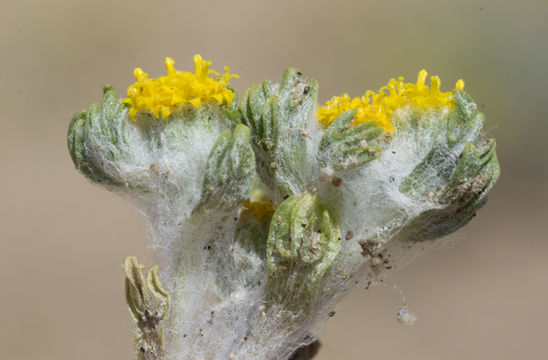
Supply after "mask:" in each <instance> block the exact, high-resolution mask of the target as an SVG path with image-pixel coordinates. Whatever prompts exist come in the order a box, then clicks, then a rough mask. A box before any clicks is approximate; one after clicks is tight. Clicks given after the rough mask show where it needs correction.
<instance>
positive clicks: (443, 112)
mask: <svg viewBox="0 0 548 360" xmlns="http://www.w3.org/2000/svg"><path fill="white" fill-rule="evenodd" d="M165 64H166V71H167V75H166V76H162V77H159V78H156V79H151V78H149V77H148V74H146V73H144V72H143V71H142V70H141V69H136V70H135V77H136V80H137V81H136V82H135V84H133V85H131V86H130V87H129V88H128V90H127V97H125V98H120V97H119V95H118V93H117V92H116V91H115V90H114V89H113V88H112V87H110V86H105V88H104V90H103V99H102V101H101V103H100V104H93V105H91V107H90V108H89V109H88V110H83V111H81V112H79V113H77V114H76V115H75V116H74V117H73V119H72V121H71V123H70V127H69V132H68V148H69V152H70V154H71V156H72V159H73V161H74V164H75V166H76V168H77V169H78V170H79V171H80V172H81V173H82V174H84V175H85V176H86V177H87V178H88V179H89V180H90V181H92V182H94V183H98V184H101V185H103V186H105V187H106V188H108V189H109V190H112V191H115V192H119V193H122V194H124V195H125V196H126V197H128V198H130V199H131V200H132V201H133V202H134V203H135V204H136V206H137V207H138V208H139V210H140V212H141V213H142V214H143V215H144V217H145V218H146V220H147V222H148V224H149V228H150V232H151V241H152V247H153V249H154V250H155V252H156V254H157V257H158V261H159V264H160V268H159V267H158V266H155V267H153V268H151V269H150V270H149V271H148V272H147V273H146V274H143V269H144V266H143V265H141V264H139V262H138V261H137V259H135V258H133V257H128V259H127V260H126V262H125V270H126V298H127V301H128V305H129V308H130V313H131V315H132V317H133V319H134V320H135V324H136V346H135V352H136V357H137V358H138V359H146V360H152V359H169V360H183V359H207V360H216V359H223V360H226V359H240V360H244V359H287V358H289V357H290V356H291V355H292V354H293V353H294V352H295V351H296V350H297V349H298V348H300V347H302V346H305V345H308V344H310V343H312V342H314V341H315V339H316V336H317V334H318V332H319V331H320V329H321V328H322V326H323V324H324V322H325V320H326V319H327V317H328V315H329V314H330V313H331V311H332V309H333V308H334V306H335V304H336V303H337V302H338V301H339V300H340V299H341V297H342V296H343V295H344V294H345V293H347V292H348V291H349V290H350V289H352V288H355V287H359V286H363V285H365V284H371V283H376V282H379V281H381V280H383V279H384V278H386V277H387V276H389V275H390V273H392V272H394V271H397V270H398V269H399V268H401V267H402V266H403V265H404V264H406V263H407V262H409V261H410V260H412V259H413V258H414V257H416V256H417V254H418V253H419V252H420V249H423V248H427V247H428V246H427V245H428V244H432V243H433V242H434V241H435V240H436V239H439V238H441V237H443V236H444V235H447V234H449V233H451V232H454V231H456V230H457V229H459V228H460V227H462V226H463V225H465V224H466V223H467V222H468V221H470V219H471V218H472V217H473V216H474V215H475V214H476V211H477V210H478V209H479V208H480V207H481V206H482V205H483V204H484V203H485V202H486V199H487V193H488V192H489V190H490V189H491V188H492V187H493V186H494V184H495V182H496V181H497V179H498V177H499V173H500V170H499V165H498V162H497V157H496V153H495V142H494V140H492V139H489V138H488V137H487V136H486V134H485V132H484V130H483V128H484V121H485V120H484V116H483V114H482V113H481V112H479V111H478V110H477V106H476V104H475V103H474V101H473V100H472V99H471V98H470V96H469V95H468V94H467V93H466V92H465V91H464V82H463V81H462V80H458V81H457V82H456V85H455V87H454V89H453V90H451V91H447V92H442V91H441V86H440V79H439V78H438V77H436V76H434V77H432V78H431V80H430V86H429V85H427V83H426V82H427V79H426V78H427V73H426V71H424V70H422V71H421V72H420V73H419V75H418V79H417V81H416V82H415V83H406V82H405V81H404V79H403V78H401V77H400V78H397V79H391V80H390V81H389V82H388V85H387V86H385V87H383V88H381V89H380V90H379V91H378V92H373V91H367V92H365V93H364V95H363V96H361V97H356V98H354V99H351V98H350V96H349V95H347V94H344V95H342V96H340V97H334V98H332V99H331V100H330V101H328V102H327V103H326V104H325V105H323V106H320V107H319V108H317V94H318V84H317V82H316V81H315V80H314V79H307V78H305V77H303V75H302V74H301V72H300V71H299V70H297V69H294V68H289V69H287V70H286V71H285V72H284V73H283V75H282V77H281V81H279V82H271V81H269V80H265V81H263V82H262V83H258V84H254V85H252V86H251V87H250V88H249V89H247V90H246V91H245V92H244V93H243V94H242V95H241V97H238V96H237V94H236V93H235V91H234V89H233V88H232V86H231V85H230V80H231V79H232V78H236V77H237V76H235V75H231V74H230V71H229V69H228V68H225V72H224V74H222V75H219V74H218V73H217V72H215V71H213V70H210V69H209V67H210V62H208V61H205V60H203V59H202V58H201V57H200V56H199V55H196V56H195V57H194V65H195V72H194V73H192V72H183V71H179V70H177V69H176V68H175V66H174V61H173V60H172V59H170V58H167V59H166V62H165ZM316 108H317V111H315V110H316ZM160 269H161V270H160ZM402 316H403V315H402Z"/></svg>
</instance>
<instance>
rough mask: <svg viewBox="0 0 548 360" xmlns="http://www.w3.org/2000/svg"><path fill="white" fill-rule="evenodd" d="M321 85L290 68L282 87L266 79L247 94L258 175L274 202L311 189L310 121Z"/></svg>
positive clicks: (244, 108)
mask: <svg viewBox="0 0 548 360" xmlns="http://www.w3.org/2000/svg"><path fill="white" fill-rule="evenodd" d="M317 93H318V84H317V82H316V81H315V80H314V79H310V80H308V81H304V80H302V74H301V73H300V71H299V70H297V69H294V68H289V69H287V70H286V71H285V72H284V74H283V77H282V81H281V83H280V84H272V83H271V82H270V81H268V80H265V81H264V82H263V83H261V84H254V85H252V86H251V87H250V88H249V89H248V90H246V91H245V92H244V94H243V95H242V98H241V100H240V111H241V112H242V121H243V123H245V124H246V125H247V126H249V128H250V129H251V142H252V145H253V150H254V151H255V155H256V161H257V172H258V174H259V176H260V177H261V180H262V181H263V183H264V184H265V185H267V187H269V188H271V189H272V190H273V191H272V194H270V195H271V196H272V197H273V199H274V200H275V202H281V199H282V198H283V197H285V196H288V195H293V194H298V193H302V192H306V191H309V190H311V187H312V184H313V183H314V178H313V175H312V173H313V172H312V171H309V170H310V169H312V167H313V163H314V160H313V159H312V158H310V157H309V155H308V154H307V148H306V136H307V135H306V129H307V121H308V118H309V117H310V115H311V113H312V111H313V108H314V106H315V104H316V98H317Z"/></svg>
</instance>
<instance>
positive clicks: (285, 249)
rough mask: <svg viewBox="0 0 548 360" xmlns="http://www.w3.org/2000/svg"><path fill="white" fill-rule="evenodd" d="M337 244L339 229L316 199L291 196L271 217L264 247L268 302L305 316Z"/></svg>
mask: <svg viewBox="0 0 548 360" xmlns="http://www.w3.org/2000/svg"><path fill="white" fill-rule="evenodd" d="M340 242H341V236H340V230H339V228H338V226H337V225H336V224H335V223H334V221H333V220H332V218H331V216H330V215H329V212H328V211H327V210H326V209H323V208H322V207H321V206H319V204H318V198H317V196H316V195H312V194H310V193H305V194H303V195H293V196H290V197H289V198H287V199H286V200H285V201H284V202H282V204H280V206H279V207H278V208H277V209H276V211H275V212H274V215H273V217H272V222H271V224H270V229H269V232H268V240H267V245H266V258H267V266H268V283H267V299H268V302H269V303H277V304H283V305H284V307H285V308H286V309H287V310H290V311H292V312H293V313H294V314H306V313H307V311H308V310H309V309H310V306H311V304H312V302H313V301H314V299H315V297H316V294H317V291H318V289H319V286H320V280H321V279H322V277H323V275H324V273H325V272H326V271H327V269H328V268H329V266H330V265H331V263H332V262H333V260H334V259H335V257H336V256H337V254H338V253H339V251H340V246H341V243H340Z"/></svg>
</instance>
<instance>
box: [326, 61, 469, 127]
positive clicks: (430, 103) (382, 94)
mask: <svg viewBox="0 0 548 360" xmlns="http://www.w3.org/2000/svg"><path fill="white" fill-rule="evenodd" d="M427 75H428V73H427V72H426V70H421V71H420V72H419V75H418V78H417V82H416V83H415V84H413V83H404V82H403V77H399V78H398V79H397V80H396V79H394V78H393V79H390V81H389V82H388V85H386V86H383V87H382V88H381V89H380V90H379V92H378V93H375V92H373V91H371V90H369V91H367V92H366V93H365V94H364V95H363V96H362V97H361V98H360V97H356V98H354V99H350V96H348V94H343V95H342V96H334V97H333V98H332V99H331V100H329V101H327V102H326V104H325V105H324V106H321V107H320V108H319V109H318V112H317V115H318V121H319V123H320V124H321V125H323V126H328V125H329V124H331V122H332V121H333V120H335V118H336V117H337V116H339V115H340V114H342V113H343V112H345V111H347V110H352V109H356V110H357V112H356V116H355V117H354V120H353V122H352V125H358V124H361V123H364V122H366V121H375V122H377V123H378V124H379V125H380V126H381V127H382V128H383V129H384V130H386V131H389V132H392V131H394V130H395V129H394V125H393V124H392V118H393V113H394V112H395V111H396V110H397V109H398V108H402V107H404V106H408V105H409V106H411V107H413V108H414V110H418V111H421V112H424V111H427V110H428V109H431V108H436V107H443V106H449V107H454V106H455V103H454V101H453V93H452V92H441V91H440V85H441V81H440V78H439V77H437V76H432V77H431V80H430V81H431V87H428V85H426V84H425V81H426V76H427ZM455 88H456V89H458V90H462V89H463V88H464V81H463V80H458V81H457V83H456V85H455Z"/></svg>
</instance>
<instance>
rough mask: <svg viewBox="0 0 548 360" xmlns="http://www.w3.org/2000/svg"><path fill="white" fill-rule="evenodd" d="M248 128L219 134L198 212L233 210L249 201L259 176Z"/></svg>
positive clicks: (209, 158)
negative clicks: (256, 178)
mask: <svg viewBox="0 0 548 360" xmlns="http://www.w3.org/2000/svg"><path fill="white" fill-rule="evenodd" d="M250 135H251V133H250V130H249V128H248V127H247V126H245V125H242V124H240V125H237V126H236V128H235V129H234V132H233V133H232V134H231V133H230V131H229V130H226V131H224V132H222V133H221V135H219V138H218V139H217V141H216V142H215V145H214V146H213V148H212V149H211V152H210V154H209V157H208V159H207V165H206V173H205V177H204V182H203V186H202V198H201V202H200V204H199V205H198V207H197V208H196V210H195V211H203V210H206V209H208V210H211V209H216V208H222V209H224V210H231V209H233V208H235V207H236V206H238V205H240V204H241V203H242V202H243V201H244V200H245V199H247V197H248V195H249V192H250V190H251V185H252V182H253V177H254V173H255V156H254V154H253V149H252V148H251V144H250V143H249V137H250Z"/></svg>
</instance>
